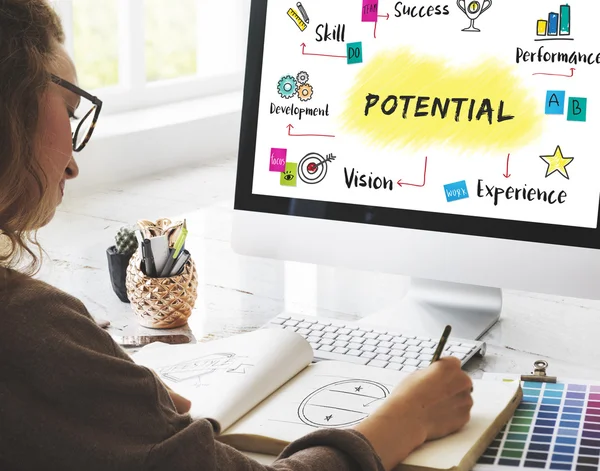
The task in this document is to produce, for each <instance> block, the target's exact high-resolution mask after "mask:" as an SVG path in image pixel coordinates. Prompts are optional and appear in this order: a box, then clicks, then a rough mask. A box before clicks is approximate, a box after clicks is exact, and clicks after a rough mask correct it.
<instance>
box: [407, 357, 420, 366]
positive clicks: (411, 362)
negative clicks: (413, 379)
mask: <svg viewBox="0 0 600 471" xmlns="http://www.w3.org/2000/svg"><path fill="white" fill-rule="evenodd" d="M419 363H421V362H420V361H419V360H414V359H412V358H408V359H406V361H405V362H404V364H405V365H408V366H419Z"/></svg>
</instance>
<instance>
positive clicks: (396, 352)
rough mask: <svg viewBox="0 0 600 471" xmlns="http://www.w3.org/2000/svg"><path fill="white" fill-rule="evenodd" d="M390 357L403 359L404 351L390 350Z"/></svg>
mask: <svg viewBox="0 0 600 471" xmlns="http://www.w3.org/2000/svg"><path fill="white" fill-rule="evenodd" d="M390 355H394V356H395V357H403V356H404V352H403V351H402V350H396V349H393V350H390Z"/></svg>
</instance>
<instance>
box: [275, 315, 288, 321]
mask: <svg viewBox="0 0 600 471" xmlns="http://www.w3.org/2000/svg"><path fill="white" fill-rule="evenodd" d="M275 319H284V320H286V321H287V320H289V319H290V316H286V315H285V314H280V315H279V316H277V317H276V318H275Z"/></svg>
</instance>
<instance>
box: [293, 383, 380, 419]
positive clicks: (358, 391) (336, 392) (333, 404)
mask: <svg viewBox="0 0 600 471" xmlns="http://www.w3.org/2000/svg"><path fill="white" fill-rule="evenodd" d="M389 394H390V391H389V390H388V388H387V387H385V386H384V385H383V384H381V383H377V382H375V381H369V380H365V379H347V380H343V381H337V382H335V383H330V384H327V385H326V386H323V387H321V388H319V389H317V390H316V391H314V392H312V393H311V394H309V395H308V396H306V397H305V398H304V400H303V401H302V402H301V404H300V406H299V407H298V417H299V418H300V420H301V421H302V422H304V423H305V424H306V425H310V426H311V427H316V428H321V427H328V428H337V427H348V426H351V425H355V424H358V423H359V422H361V421H362V420H363V419H365V418H366V417H368V416H369V414H370V413H371V412H372V411H373V410H374V409H375V408H376V407H377V405H378V404H379V402H381V401H383V400H384V399H385V398H386V397H387V396H389Z"/></svg>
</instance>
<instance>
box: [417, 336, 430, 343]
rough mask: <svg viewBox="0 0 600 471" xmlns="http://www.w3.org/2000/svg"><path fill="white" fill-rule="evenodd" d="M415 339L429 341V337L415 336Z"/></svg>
mask: <svg viewBox="0 0 600 471" xmlns="http://www.w3.org/2000/svg"><path fill="white" fill-rule="evenodd" d="M417 340H420V341H421V342H431V338H430V337H417Z"/></svg>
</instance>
